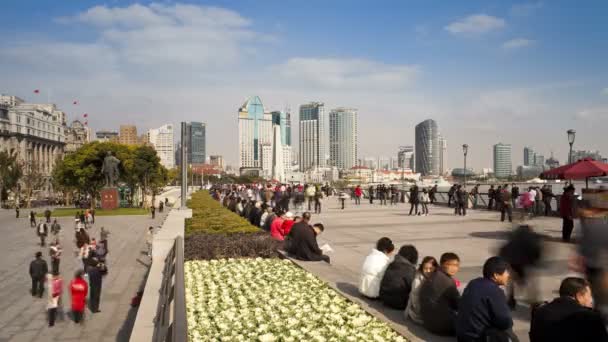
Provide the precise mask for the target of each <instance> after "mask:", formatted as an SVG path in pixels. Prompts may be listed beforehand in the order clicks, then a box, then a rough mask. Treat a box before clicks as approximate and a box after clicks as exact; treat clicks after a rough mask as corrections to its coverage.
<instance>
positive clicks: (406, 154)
mask: <svg viewBox="0 0 608 342" xmlns="http://www.w3.org/2000/svg"><path fill="white" fill-rule="evenodd" d="M397 166H398V167H399V168H403V169H412V170H413V169H414V146H411V145H408V146H399V152H397Z"/></svg>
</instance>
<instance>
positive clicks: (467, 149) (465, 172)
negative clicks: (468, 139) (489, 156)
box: [462, 144, 469, 189]
mask: <svg viewBox="0 0 608 342" xmlns="http://www.w3.org/2000/svg"><path fill="white" fill-rule="evenodd" d="M462 152H463V153H464V172H463V174H464V188H465V189H466V188H467V153H468V152H469V145H467V144H463V145H462Z"/></svg>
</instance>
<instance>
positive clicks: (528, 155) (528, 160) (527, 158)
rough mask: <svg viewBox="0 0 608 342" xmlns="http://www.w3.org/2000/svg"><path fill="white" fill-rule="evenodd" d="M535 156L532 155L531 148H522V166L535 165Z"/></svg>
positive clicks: (534, 154)
mask: <svg viewBox="0 0 608 342" xmlns="http://www.w3.org/2000/svg"><path fill="white" fill-rule="evenodd" d="M535 156H536V153H534V149H533V148H532V147H529V146H526V147H524V166H532V165H535V163H536V162H535Z"/></svg>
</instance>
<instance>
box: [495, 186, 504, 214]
mask: <svg viewBox="0 0 608 342" xmlns="http://www.w3.org/2000/svg"><path fill="white" fill-rule="evenodd" d="M501 192H502V187H501V186H500V185H499V186H497V187H496V190H495V191H494V208H493V209H494V210H496V211H500V207H501V205H502V202H501V201H500V196H501Z"/></svg>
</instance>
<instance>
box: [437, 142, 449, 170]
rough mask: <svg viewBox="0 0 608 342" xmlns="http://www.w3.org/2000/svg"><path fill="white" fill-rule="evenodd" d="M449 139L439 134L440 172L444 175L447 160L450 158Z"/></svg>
mask: <svg viewBox="0 0 608 342" xmlns="http://www.w3.org/2000/svg"><path fill="white" fill-rule="evenodd" d="M447 153H448V141H447V140H445V138H444V137H443V136H441V135H439V174H440V175H443V174H444V172H445V169H446V168H447V165H446V160H447V158H448V156H447Z"/></svg>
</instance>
